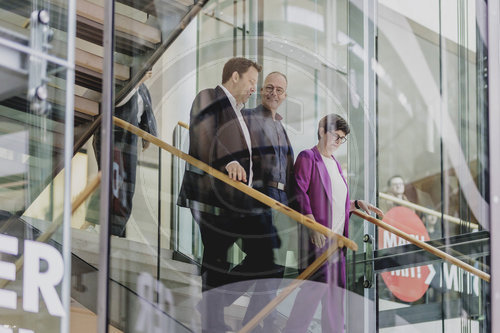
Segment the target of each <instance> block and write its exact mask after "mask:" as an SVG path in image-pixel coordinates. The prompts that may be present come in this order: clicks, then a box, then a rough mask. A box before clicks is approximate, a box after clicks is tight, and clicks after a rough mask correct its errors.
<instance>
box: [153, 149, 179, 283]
mask: <svg viewBox="0 0 500 333" xmlns="http://www.w3.org/2000/svg"><path fill="white" fill-rule="evenodd" d="M161 170H162V168H161V148H160V147H158V240H157V243H158V244H157V245H158V249H157V256H158V257H157V259H156V265H157V267H156V279H157V280H158V281H160V279H161V276H160V274H161V269H160V267H161ZM175 209H176V208H175V207H174V209H173V210H175Z"/></svg>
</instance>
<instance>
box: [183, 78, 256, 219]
mask: <svg viewBox="0 0 500 333" xmlns="http://www.w3.org/2000/svg"><path fill="white" fill-rule="evenodd" d="M189 154H190V155H191V156H193V157H194V158H196V159H199V160H201V161H202V162H205V163H206V164H208V165H210V166H211V167H213V168H215V169H217V170H219V171H221V172H224V173H227V172H226V169H225V167H226V165H227V163H229V162H231V161H238V162H239V163H240V165H241V166H242V167H243V168H244V169H245V171H246V173H247V178H248V175H249V172H250V153H249V151H248V146H247V144H246V141H245V137H244V136H243V131H242V129H241V125H240V122H239V121H238V118H237V117H236V114H235V112H234V110H233V108H232V106H231V102H230V101H229V99H228V98H227V96H226V94H225V93H224V91H223V90H222V88H220V87H216V88H215V89H205V90H202V91H201V92H199V93H198V95H197V96H196V98H195V100H194V102H193V105H192V107H191V113H190V126H189ZM177 204H178V205H180V206H183V207H189V208H193V209H197V210H200V211H204V212H206V213H211V214H215V215H233V214H245V213H251V212H252V205H253V204H254V202H253V200H251V199H250V197H248V196H246V195H245V194H244V193H242V192H241V191H239V190H237V189H235V188H234V187H232V186H230V185H227V184H225V183H224V182H222V181H220V180H218V179H216V178H214V177H212V176H210V175H208V174H206V173H205V172H203V171H202V170H200V169H198V168H196V167H193V166H191V165H190V164H188V163H186V171H185V173H184V179H183V181H182V185H181V191H180V193H179V199H178V202H177Z"/></svg>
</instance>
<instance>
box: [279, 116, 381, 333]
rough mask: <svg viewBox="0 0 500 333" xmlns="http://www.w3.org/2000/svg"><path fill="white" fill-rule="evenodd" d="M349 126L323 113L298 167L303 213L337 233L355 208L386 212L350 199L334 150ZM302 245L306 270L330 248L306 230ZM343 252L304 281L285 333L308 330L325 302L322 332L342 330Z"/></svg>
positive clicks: (297, 197) (344, 232)
mask: <svg viewBox="0 0 500 333" xmlns="http://www.w3.org/2000/svg"><path fill="white" fill-rule="evenodd" d="M349 132H350V129H349V125H348V124H347V122H346V121H345V120H344V119H343V118H342V117H341V116H339V115H336V114H330V115H327V116H325V117H323V118H322V119H321V120H320V122H319V126H318V140H319V142H318V144H317V145H316V146H315V147H313V148H312V149H306V150H304V151H302V152H301V153H300V154H299V155H298V156H297V160H296V162H295V165H294V172H295V182H296V186H295V200H296V205H297V207H296V208H297V209H298V211H299V212H301V213H302V214H304V215H306V216H308V217H310V218H312V219H313V220H316V221H317V222H318V223H321V224H322V225H324V226H325V227H328V228H330V229H332V230H333V231H334V232H336V233H338V234H342V235H344V236H346V237H348V236H349V215H350V213H351V211H353V210H354V209H356V208H358V209H363V210H364V211H366V212H374V213H376V214H377V215H379V216H382V215H383V213H382V211H381V210H380V209H378V208H377V207H375V206H373V205H370V204H369V203H367V202H365V201H363V200H350V198H349V190H348V188H347V182H346V180H345V178H344V176H343V174H342V168H341V167H340V163H339V162H338V161H337V160H336V159H335V157H334V156H333V153H334V152H335V151H336V150H337V149H338V148H339V146H340V145H341V144H343V143H344V142H346V140H347V138H346V136H347V134H349ZM299 242H300V244H299V249H300V253H299V259H300V264H299V265H300V268H302V269H304V268H306V267H307V266H308V265H309V264H311V263H312V262H313V261H314V260H315V259H316V258H317V257H319V256H320V255H321V254H322V253H323V252H325V250H326V249H327V248H328V246H329V244H328V243H329V242H328V241H327V239H326V237H325V236H324V235H322V234H320V233H318V232H316V231H313V230H309V229H306V228H302V232H301V237H300V241H299ZM345 276H346V274H345V252H343V251H340V250H338V251H337V252H335V253H334V254H333V255H332V256H331V257H330V260H329V261H328V262H327V263H325V264H324V265H323V266H322V267H321V268H320V269H319V270H318V271H317V272H316V273H315V274H314V275H313V276H312V277H311V278H310V280H312V281H315V282H309V281H307V282H305V283H304V284H303V285H302V287H301V290H300V291H299V293H298V294H297V297H296V299H295V303H294V306H293V308H292V311H291V313H290V317H289V320H288V322H287V325H286V327H285V332H301V333H302V332H307V328H308V326H309V324H310V322H311V320H312V318H313V316H314V313H315V312H316V308H317V306H318V304H319V302H320V301H321V305H322V311H321V314H322V316H321V317H322V318H321V326H322V330H323V332H329V333H333V332H344V302H343V300H344V289H345V285H346V281H345V279H346V278H345Z"/></svg>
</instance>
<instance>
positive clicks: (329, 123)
mask: <svg viewBox="0 0 500 333" xmlns="http://www.w3.org/2000/svg"><path fill="white" fill-rule="evenodd" d="M320 128H322V129H324V130H325V133H326V132H335V131H337V130H338V131H342V132H344V133H345V135H347V134H349V132H351V129H350V128H349V125H348V124H347V121H345V119H344V118H342V117H341V116H339V115H338V114H335V113H331V114H329V115H326V116H324V117H323V118H321V120H320V121H319V125H318V140H319V139H320V136H319V129H320Z"/></svg>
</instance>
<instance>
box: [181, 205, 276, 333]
mask: <svg viewBox="0 0 500 333" xmlns="http://www.w3.org/2000/svg"><path fill="white" fill-rule="evenodd" d="M191 213H192V214H193V217H194V219H195V220H196V222H197V223H198V225H199V227H200V233H201V239H202V242H203V246H204V250H203V259H202V261H203V262H202V268H201V274H202V291H203V299H202V302H201V306H200V308H199V309H200V310H201V317H202V330H203V332H224V331H226V330H229V329H228V328H227V326H226V325H225V322H224V307H225V306H226V302H227V301H226V298H227V296H226V293H227V291H226V290H225V289H224V287H223V286H224V285H226V284H230V283H235V282H240V281H245V280H252V279H258V278H265V277H269V276H270V275H272V274H273V271H274V269H275V266H274V254H273V248H274V247H276V246H277V243H279V239H277V235H276V233H275V231H274V228H273V227H272V224H271V223H269V222H270V220H269V217H268V215H267V214H259V215H243V216H241V215H240V216H237V217H228V216H215V215H212V214H207V213H204V212H200V211H197V210H194V209H192V210H191ZM239 239H241V241H242V247H243V251H244V252H245V254H246V257H245V259H244V260H243V262H242V263H241V264H240V265H238V266H237V269H232V270H231V269H230V268H231V265H230V263H229V262H228V260H227V258H228V250H229V248H230V247H231V246H232V245H233V244H234V243H235V242H236V241H237V240H239Z"/></svg>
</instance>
